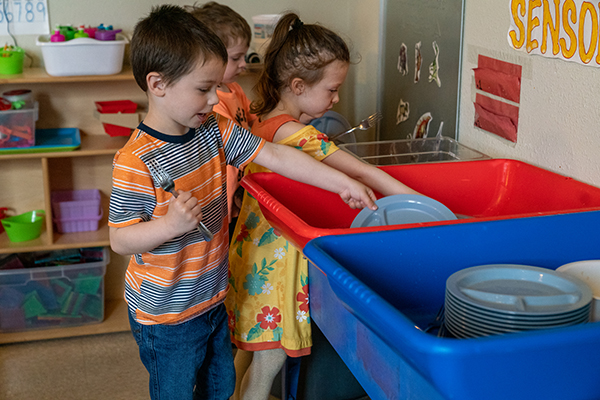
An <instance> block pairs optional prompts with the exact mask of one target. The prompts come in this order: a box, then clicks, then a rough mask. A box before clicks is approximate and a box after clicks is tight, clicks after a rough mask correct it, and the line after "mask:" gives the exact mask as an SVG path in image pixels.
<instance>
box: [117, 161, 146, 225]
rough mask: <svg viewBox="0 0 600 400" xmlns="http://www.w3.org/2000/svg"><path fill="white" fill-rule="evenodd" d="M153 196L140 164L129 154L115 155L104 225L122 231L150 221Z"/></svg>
mask: <svg viewBox="0 0 600 400" xmlns="http://www.w3.org/2000/svg"><path fill="white" fill-rule="evenodd" d="M155 207H156V194H155V190H154V184H153V181H152V177H151V176H150V173H149V172H148V169H147V167H146V165H145V164H144V162H143V161H142V160H140V158H139V157H136V156H134V155H132V154H130V153H127V152H125V153H123V152H118V153H117V154H116V155H115V158H114V160H113V182H112V193H111V197H110V206H109V217H108V225H109V226H112V227H117V228H122V227H125V226H129V225H133V224H136V223H138V222H142V221H149V220H150V219H151V218H152V214H153V212H154V208H155Z"/></svg>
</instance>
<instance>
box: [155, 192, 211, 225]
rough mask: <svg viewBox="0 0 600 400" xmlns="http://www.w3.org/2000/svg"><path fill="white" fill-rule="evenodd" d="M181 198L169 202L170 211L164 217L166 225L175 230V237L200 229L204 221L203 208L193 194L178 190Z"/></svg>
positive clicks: (173, 198) (174, 198)
mask: <svg viewBox="0 0 600 400" xmlns="http://www.w3.org/2000/svg"><path fill="white" fill-rule="evenodd" d="M177 193H179V196H177V197H175V196H173V197H172V198H171V200H169V210H168V211H167V214H166V215H165V216H164V217H163V218H164V220H165V221H164V222H166V225H167V226H168V227H169V228H170V229H173V233H174V234H175V235H174V236H179V235H182V234H184V233H186V232H189V231H191V230H194V229H196V228H197V227H198V223H199V222H200V221H202V208H201V207H200V204H198V199H196V198H195V197H194V196H192V194H191V192H184V191H183V190H178V191H177Z"/></svg>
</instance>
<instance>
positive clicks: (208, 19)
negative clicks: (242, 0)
mask: <svg viewBox="0 0 600 400" xmlns="http://www.w3.org/2000/svg"><path fill="white" fill-rule="evenodd" d="M185 9H186V10H187V11H189V12H190V13H191V14H192V15H193V16H194V17H196V18H197V19H199V20H200V21H202V22H204V23H205V24H206V25H207V26H208V27H209V28H210V29H212V30H213V31H214V32H215V33H216V34H217V36H218V37H220V38H221V40H222V41H223V43H224V44H225V46H226V47H230V46H234V45H235V44H237V41H238V40H240V39H241V40H242V41H244V43H245V44H246V46H250V40H252V30H251V29H250V25H248V22H247V21H246V20H245V19H244V17H242V16H241V15H240V14H238V13H237V12H235V11H234V10H232V9H231V8H230V7H228V6H226V5H223V4H219V3H217V2H214V1H211V2H208V3H206V4H204V5H202V6H200V7H198V6H196V5H195V4H194V5H193V6H186V7H185Z"/></svg>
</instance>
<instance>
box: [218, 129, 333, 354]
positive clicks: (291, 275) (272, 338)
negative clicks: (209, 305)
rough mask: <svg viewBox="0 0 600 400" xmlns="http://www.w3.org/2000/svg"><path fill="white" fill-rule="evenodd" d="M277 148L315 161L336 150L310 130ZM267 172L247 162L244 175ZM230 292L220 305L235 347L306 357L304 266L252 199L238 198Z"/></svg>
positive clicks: (309, 339)
mask: <svg viewBox="0 0 600 400" xmlns="http://www.w3.org/2000/svg"><path fill="white" fill-rule="evenodd" d="M280 144H285V145H289V146H292V147H295V148H297V149H300V150H302V151H304V152H307V153H308V154H310V155H311V156H312V157H314V158H316V159H317V160H321V159H323V158H325V157H326V156H328V155H330V154H331V153H332V152H334V151H337V150H338V148H337V146H335V145H334V144H332V143H330V142H329V141H328V140H327V136H326V135H323V134H322V133H320V132H319V131H317V130H316V129H314V128H313V127H311V126H309V127H306V128H304V129H301V130H300V131H298V132H297V133H296V134H294V135H292V136H290V137H288V138H286V139H285V140H284V141H282V142H280ZM265 171H268V170H267V169H265V168H263V167H261V166H259V165H257V164H254V163H251V164H250V165H249V166H248V167H246V171H245V173H246V174H251V173H256V172H265ZM229 260H230V277H229V283H230V290H229V293H228V295H227V299H226V301H225V305H226V306H227V310H228V316H229V329H230V332H231V337H232V340H233V342H234V343H235V344H236V346H237V347H238V348H241V349H244V350H250V351H256V350H267V349H273V348H283V349H284V350H285V351H286V353H287V354H288V355H291V356H300V355H306V354H309V353H310V347H311V346H312V337H311V331H310V329H311V328H310V323H311V320H310V309H309V294H308V289H309V288H308V263H307V260H306V259H305V258H304V257H303V256H302V254H301V253H300V252H299V251H298V250H296V249H295V248H294V247H293V246H291V245H290V243H288V242H287V240H286V239H285V238H284V237H282V236H281V235H280V234H279V232H277V231H276V230H275V229H273V228H272V227H271V226H270V225H269V223H268V221H266V219H265V218H264V216H263V215H262V212H261V211H260V207H259V205H258V202H257V201H256V199H254V198H253V197H252V196H251V195H250V194H248V192H245V193H244V198H243V204H242V207H241V210H240V215H239V217H238V223H237V226H236V228H235V232H234V235H233V239H232V241H231V245H230V250H229Z"/></svg>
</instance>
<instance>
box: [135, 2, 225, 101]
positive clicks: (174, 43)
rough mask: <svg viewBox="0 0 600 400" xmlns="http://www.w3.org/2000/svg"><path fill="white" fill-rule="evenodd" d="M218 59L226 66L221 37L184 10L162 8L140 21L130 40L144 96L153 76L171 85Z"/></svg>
mask: <svg viewBox="0 0 600 400" xmlns="http://www.w3.org/2000/svg"><path fill="white" fill-rule="evenodd" d="M213 57H215V58H216V59H220V60H222V61H223V63H224V64H226V63H227V49H226V48H225V45H223V43H222V42H221V40H220V39H219V37H218V36H217V35H216V34H215V33H214V32H213V31H212V30H211V29H210V28H208V27H207V26H206V25H204V24H203V23H202V22H200V21H199V20H197V19H196V18H194V16H192V14H190V13H189V12H187V11H185V10H184V9H183V8H182V7H179V6H174V5H163V6H158V7H153V9H152V12H151V13H150V14H149V15H148V16H147V17H146V18H144V19H142V20H140V21H139V22H138V23H137V24H136V26H135V28H134V30H133V36H132V38H131V46H130V61H131V68H132V69H133V76H134V77H135V81H136V82H137V84H138V85H139V86H140V87H141V88H142V90H143V91H144V92H145V91H147V90H148V86H147V83H146V77H147V76H148V74H149V73H150V72H158V73H159V74H161V76H162V79H163V81H164V83H165V84H167V85H170V84H172V83H174V82H175V81H177V80H178V79H179V78H181V77H182V76H184V75H186V74H188V73H189V72H190V71H191V70H192V68H194V66H195V65H196V63H197V62H199V61H202V63H204V62H206V60H208V59H211V58H213Z"/></svg>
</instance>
